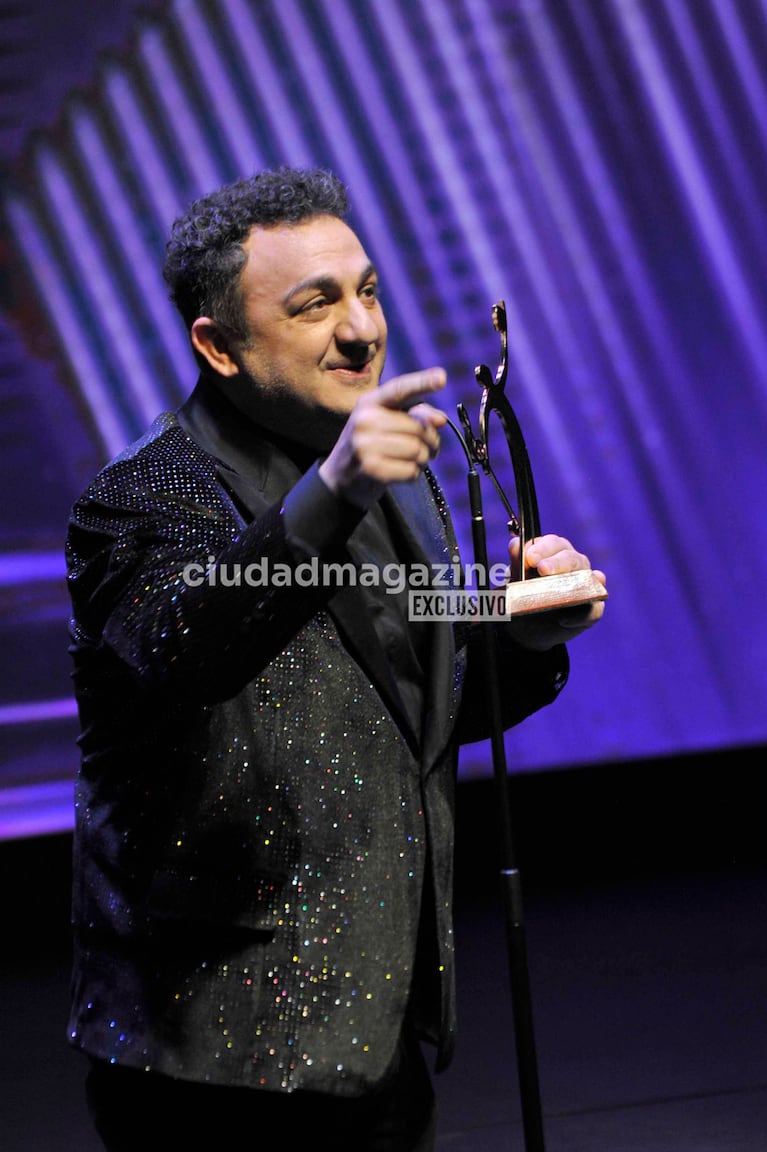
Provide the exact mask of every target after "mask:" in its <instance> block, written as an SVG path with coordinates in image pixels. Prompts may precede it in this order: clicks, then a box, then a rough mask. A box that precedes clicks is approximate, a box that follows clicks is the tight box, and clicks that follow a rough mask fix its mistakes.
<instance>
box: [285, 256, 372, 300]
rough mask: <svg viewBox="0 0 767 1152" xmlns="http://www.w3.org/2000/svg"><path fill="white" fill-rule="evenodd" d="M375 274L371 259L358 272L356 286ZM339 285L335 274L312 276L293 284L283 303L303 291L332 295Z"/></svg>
mask: <svg viewBox="0 0 767 1152" xmlns="http://www.w3.org/2000/svg"><path fill="white" fill-rule="evenodd" d="M377 275H378V269H377V268H376V266H375V264H373V263H372V261H371V262H369V263H368V264H366V265H365V267H364V268H363V270H362V272H361V274H360V277H359V280H358V281H357V288H358V289H359V288H362V287H363V286H364V285H365V284H367V282H368V280H370V278H371V277H372V276H377ZM339 287H340V285H339V282H338V280H336V278H335V276H312V277H309V278H308V279H306V280H301V281H300V283H298V284H296V285H294V287H293V288H291V289H290V291H289V292H288V293H287V294H286V296H285V299H284V303H285V304H289V303H290V302H291V300H293V299H295V297H296V296H302V295H303V294H304V293H305V292H324V293H326V294H327V295H332V293H333V292H337V291H338V289H339Z"/></svg>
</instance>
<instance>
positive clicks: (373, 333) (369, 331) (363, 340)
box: [336, 296, 386, 344]
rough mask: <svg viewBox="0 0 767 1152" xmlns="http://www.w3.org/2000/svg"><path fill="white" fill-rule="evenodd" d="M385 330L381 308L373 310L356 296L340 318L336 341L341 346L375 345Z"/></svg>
mask: <svg viewBox="0 0 767 1152" xmlns="http://www.w3.org/2000/svg"><path fill="white" fill-rule="evenodd" d="M385 330H386V329H385V322H384V319H383V314H382V312H381V310H380V308H376V309H371V308H370V307H369V306H368V305H367V304H365V303H363V301H362V300H359V299H358V298H357V297H356V296H355V297H354V298H353V299H352V300H350V301H349V302H348V304H347V305H346V307H345V308H344V310H343V313H342V315H341V316H340V317H339V320H338V324H337V326H336V339H337V340H338V343H339V344H374V343H375V342H376V341H377V340H379V339H380V337H381V335H382V334H383V332H385Z"/></svg>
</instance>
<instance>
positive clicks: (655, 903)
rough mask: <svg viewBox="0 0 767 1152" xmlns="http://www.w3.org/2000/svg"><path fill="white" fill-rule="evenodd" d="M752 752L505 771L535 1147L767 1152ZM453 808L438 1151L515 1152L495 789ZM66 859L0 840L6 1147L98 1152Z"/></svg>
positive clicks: (764, 870) (463, 798) (761, 891)
mask: <svg viewBox="0 0 767 1152" xmlns="http://www.w3.org/2000/svg"><path fill="white" fill-rule="evenodd" d="M763 752H764V750H763V749H751V750H744V751H743V752H742V753H741V754H739V755H737V756H736V755H734V754H732V753H730V754H729V755H728V756H725V757H705V758H696V759H689V760H681V761H674V762H671V763H669V764H651V765H648V764H635V765H622V766H612V767H609V768H600V769H590V770H573V771H571V772H568V773H556V774H551V775H548V776H547V778H546V779H543V778H542V777H540V776H536V777H535V778H533V777H529V778H520V779H517V780H515V781H514V784H513V793H512V796H513V804H514V811H515V812H516V824H517V825H518V826H519V831H516V832H515V834H516V835H518V836H519V842H518V844H517V845H516V846H515V854H516V856H517V858H518V862H519V864H520V867H521V870H522V876H523V881H524V883H525V899H524V907H525V912H526V938H527V948H528V953H529V968H530V986H531V991H532V999H533V1007H534V1021H535V1033H536V1055H537V1065H538V1070H539V1078H540V1088H541V1098H542V1105H543V1127H544V1134H545V1146H546V1150H547V1152H767V850H766V848H765V845H764V843H763V840H764V833H763V824H764V804H763V801H762V788H761V787H760V783H759V778H760V776H761V774H762V772H763V768H762V764H763V760H764V756H763ZM459 798H460V803H461V822H460V826H459V852H458V865H459V870H460V875H461V878H462V882H461V886H460V888H459V892H458V919H457V947H458V955H459V1012H460V1030H459V1042H458V1048H457V1054H456V1058H455V1061H454V1064H453V1066H452V1067H451V1068H450V1070H449V1071H448V1072H446V1073H443V1074H442V1075H440V1076H439V1077H438V1078H437V1087H438V1091H439V1097H440V1108H441V1125H440V1132H441V1135H440V1139H439V1142H438V1148H439V1150H440V1152H505V1150H507V1149H508V1150H509V1152H515V1150H519V1152H524V1150H525V1147H526V1146H525V1137H524V1130H523V1126H522V1123H521V1119H520V1100H519V1097H520V1090H519V1084H518V1078H517V1073H516V1064H515V1056H514V1036H513V1024H512V1010H511V991H510V982H509V975H508V973H509V965H508V958H507V953H506V944H505V931H504V923H505V917H504V909H503V906H502V903H501V901H500V899H499V897H498V893H497V879H496V878H497V874H498V873H497V865H498V859H497V857H498V851H497V844H498V838H497V835H496V830H495V829H494V827H493V816H492V813H493V812H494V810H495V807H496V805H495V804H494V792H493V785H492V782H487V783H481V784H479V783H477V784H470V785H462V786H461V789H460V797H459ZM68 853H69V842H68V838H67V837H51V838H46V839H43V840H37V841H26V842H11V843H7V844H3V845H0V866H1V867H2V875H3V879H4V884H3V887H4V890H5V892H6V898H5V905H6V907H5V917H6V919H5V924H6V927H5V931H4V946H3V949H2V985H1V986H0V1040H1V1041H2V1042H1V1043H0V1149H2V1152H59V1150H61V1152H99V1146H98V1144H97V1142H96V1141H95V1139H94V1138H93V1136H92V1135H91V1134H90V1131H89V1127H88V1121H87V1117H86V1115H85V1111H84V1107H83V1104H82V1092H81V1075H82V1067H81V1063H80V1058H79V1057H77V1056H76V1055H74V1054H70V1052H69V1050H68V1049H67V1047H66V1045H65V1042H64V1020H65V1016H66V1003H67V980H68V936H67V884H68ZM32 909H34V910H35V913H36V915H37V918H35V916H34V915H31V914H30V913H31V910H32ZM288 1152H291V1150H288Z"/></svg>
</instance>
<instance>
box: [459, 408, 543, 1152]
mask: <svg viewBox="0 0 767 1152" xmlns="http://www.w3.org/2000/svg"><path fill="white" fill-rule="evenodd" d="M459 414H460V417H461V420H462V422H463V424H464V427H465V428H466V429H467V431H468V435H467V439H464V437H463V436H462V435H461V433H460V432H459V431H458V429H457V428H456V426H455V425H454V424H453V422H452V421H451V420H448V424H449V425H450V427H451V428H452V429H453V431H454V432H455V434H456V435H457V437H458V439H459V440H460V442H461V445H462V447H463V449H464V451H465V453H466V458H467V461H468V465H469V469H468V475H467V480H468V490H469V506H470V509H471V530H472V543H473V550H474V560H475V564H476V565H477V567H476V568H475V571H477V572H479V573H481V574H482V583H483V585H484V587H485V588H487V587H488V586H489V580H488V571H489V569H488V555H487V539H486V534H485V520H484V514H483V510H482V493H481V485H480V477H479V473H478V472H477V470H476V467H475V462H477V460H478V459H479V460H480V462H481V452H479V451H478V449H479V444H478V442H477V441H476V440H475V439H474V437H473V436H472V435H471V432H470V429H468V419H467V417H466V413H465V409H464V408H463V407H462V406H459ZM503 499H504V504H505V505H506V503H507V502H506V500H505V497H503ZM507 511H510V509H509V508H508V506H507ZM511 525H513V526H514V530H515V531H516V530H517V529H518V528H519V527H520V524H519V520H518V519H517V517H516V516H514V514H513V512H512V513H511V516H510V526H511ZM477 627H478V628H479V636H480V639H481V643H482V648H481V653H482V658H483V667H484V669H485V674H486V675H485V679H486V687H487V696H488V701H489V711H490V723H491V734H490V742H491V747H492V757H493V772H494V777H495V784H496V790H497V793H498V808H499V812H500V820H501V867H500V878H501V886H502V897H503V904H504V912H505V923H506V946H507V952H508V962H509V978H510V983H511V1001H512V1010H513V1020H514V1033H515V1043H516V1053H517V1072H518V1079H519V1087H520V1096H521V1106H522V1123H523V1128H524V1136H525V1149H526V1152H545V1143H544V1133H543V1115H542V1109H541V1096H540V1085H539V1079H538V1062H537V1054H536V1046H535V1036H534V1028H533V1011H532V1001H531V996H530V978H529V970H528V962H527V941H526V935H525V919H524V910H523V901H522V884H521V878H520V873H519V868H518V867H517V861H516V853H515V847H514V836H513V832H512V826H511V812H510V807H509V788H508V772H507V765H506V749H505V745H504V741H503V722H502V710H501V699H500V692H499V684H498V652H497V636H496V626H495V625H494V624H493V623H492V622H490V621H485V622H482V623H480V624H479V625H478V626H477Z"/></svg>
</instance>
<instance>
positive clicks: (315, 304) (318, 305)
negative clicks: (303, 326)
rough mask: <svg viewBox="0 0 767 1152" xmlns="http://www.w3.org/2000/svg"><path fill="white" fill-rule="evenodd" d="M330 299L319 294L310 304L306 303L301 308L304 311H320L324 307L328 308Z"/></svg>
mask: <svg viewBox="0 0 767 1152" xmlns="http://www.w3.org/2000/svg"><path fill="white" fill-rule="evenodd" d="M327 306H328V301H327V300H326V299H325V297H324V296H319V297H318V298H317V299H316V300H310V301H309V303H308V304H304V306H303V308H302V309H301V311H302V312H318V311H320V310H321V309H322V308H327Z"/></svg>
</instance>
